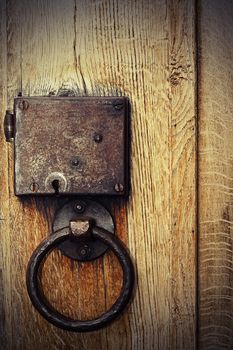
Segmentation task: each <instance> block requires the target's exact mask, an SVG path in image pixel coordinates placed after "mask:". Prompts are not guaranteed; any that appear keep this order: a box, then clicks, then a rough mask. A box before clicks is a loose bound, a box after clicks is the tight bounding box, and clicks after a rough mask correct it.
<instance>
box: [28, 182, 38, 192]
mask: <svg viewBox="0 0 233 350" xmlns="http://www.w3.org/2000/svg"><path fill="white" fill-rule="evenodd" d="M30 190H31V191H32V192H37V191H38V190H39V185H38V183H37V182H33V183H32V184H31V185H30Z"/></svg>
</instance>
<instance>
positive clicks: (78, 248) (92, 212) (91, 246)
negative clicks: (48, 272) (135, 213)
mask: <svg viewBox="0 0 233 350" xmlns="http://www.w3.org/2000/svg"><path fill="white" fill-rule="evenodd" d="M83 217H87V218H91V219H93V220H94V221H95V225H96V226H98V227H101V228H103V229H105V230H107V231H109V232H111V233H112V234H114V222H113V219H112V216H111V214H110V213H109V212H108V211H107V209H105V208H104V207H103V206H102V205H101V204H100V203H97V202H95V201H93V200H90V199H80V200H72V201H69V202H68V203H66V204H65V205H64V206H63V207H62V208H61V209H59V210H58V211H57V213H56V215H55V219H54V222H53V231H58V230H60V229H62V228H64V227H68V226H69V223H70V221H71V220H76V219H79V218H83ZM107 249H108V248H107V246H106V245H105V244H104V243H102V242H100V241H97V240H93V239H90V238H88V239H85V240H79V241H76V240H72V239H70V240H67V241H65V242H64V243H61V244H60V245H59V250H60V251H61V252H62V254H63V255H65V256H67V257H69V258H71V259H73V260H79V261H91V260H94V259H97V258H99V257H100V256H101V255H103V254H104V253H105V252H106V250H107Z"/></svg>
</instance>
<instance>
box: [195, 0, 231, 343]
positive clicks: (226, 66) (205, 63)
mask: <svg viewBox="0 0 233 350" xmlns="http://www.w3.org/2000/svg"><path fill="white" fill-rule="evenodd" d="M198 16H199V40H198V41H199V94H198V95H199V134H200V137H199V208H200V210H199V237H200V242H199V348H200V349H201V350H202V349H204V350H207V349H208V350H220V349H224V350H225V349H232V348H233V245H232V243H233V136H232V135H233V118H232V116H233V67H232V61H233V24H232V18H233V3H232V1H227V0H226V1H216V0H213V1H212V0H205V1H200V2H199V15H198Z"/></svg>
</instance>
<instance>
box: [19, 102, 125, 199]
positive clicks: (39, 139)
mask: <svg viewBox="0 0 233 350" xmlns="http://www.w3.org/2000/svg"><path fill="white" fill-rule="evenodd" d="M128 106H129V101H128V99H127V98H125V97H117V98H116V97H18V98H15V101H14V114H15V141H14V142H15V194H16V195H30V194H31V195H32V194H33V195H35V194H36V195H41V194H43V195H49V194H54V193H57V194H78V195H88V194H90V195H95V194H96V195H97V194H98V195H113V194H114V195H117V194H118V195H126V194H127V193H128Z"/></svg>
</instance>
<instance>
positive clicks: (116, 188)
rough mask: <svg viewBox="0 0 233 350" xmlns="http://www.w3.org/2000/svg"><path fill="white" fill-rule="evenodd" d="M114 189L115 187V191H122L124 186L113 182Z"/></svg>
mask: <svg viewBox="0 0 233 350" xmlns="http://www.w3.org/2000/svg"><path fill="white" fill-rule="evenodd" d="M114 189H115V191H116V192H123V191H124V186H123V185H122V184H121V183H117V184H115V187H114Z"/></svg>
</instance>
